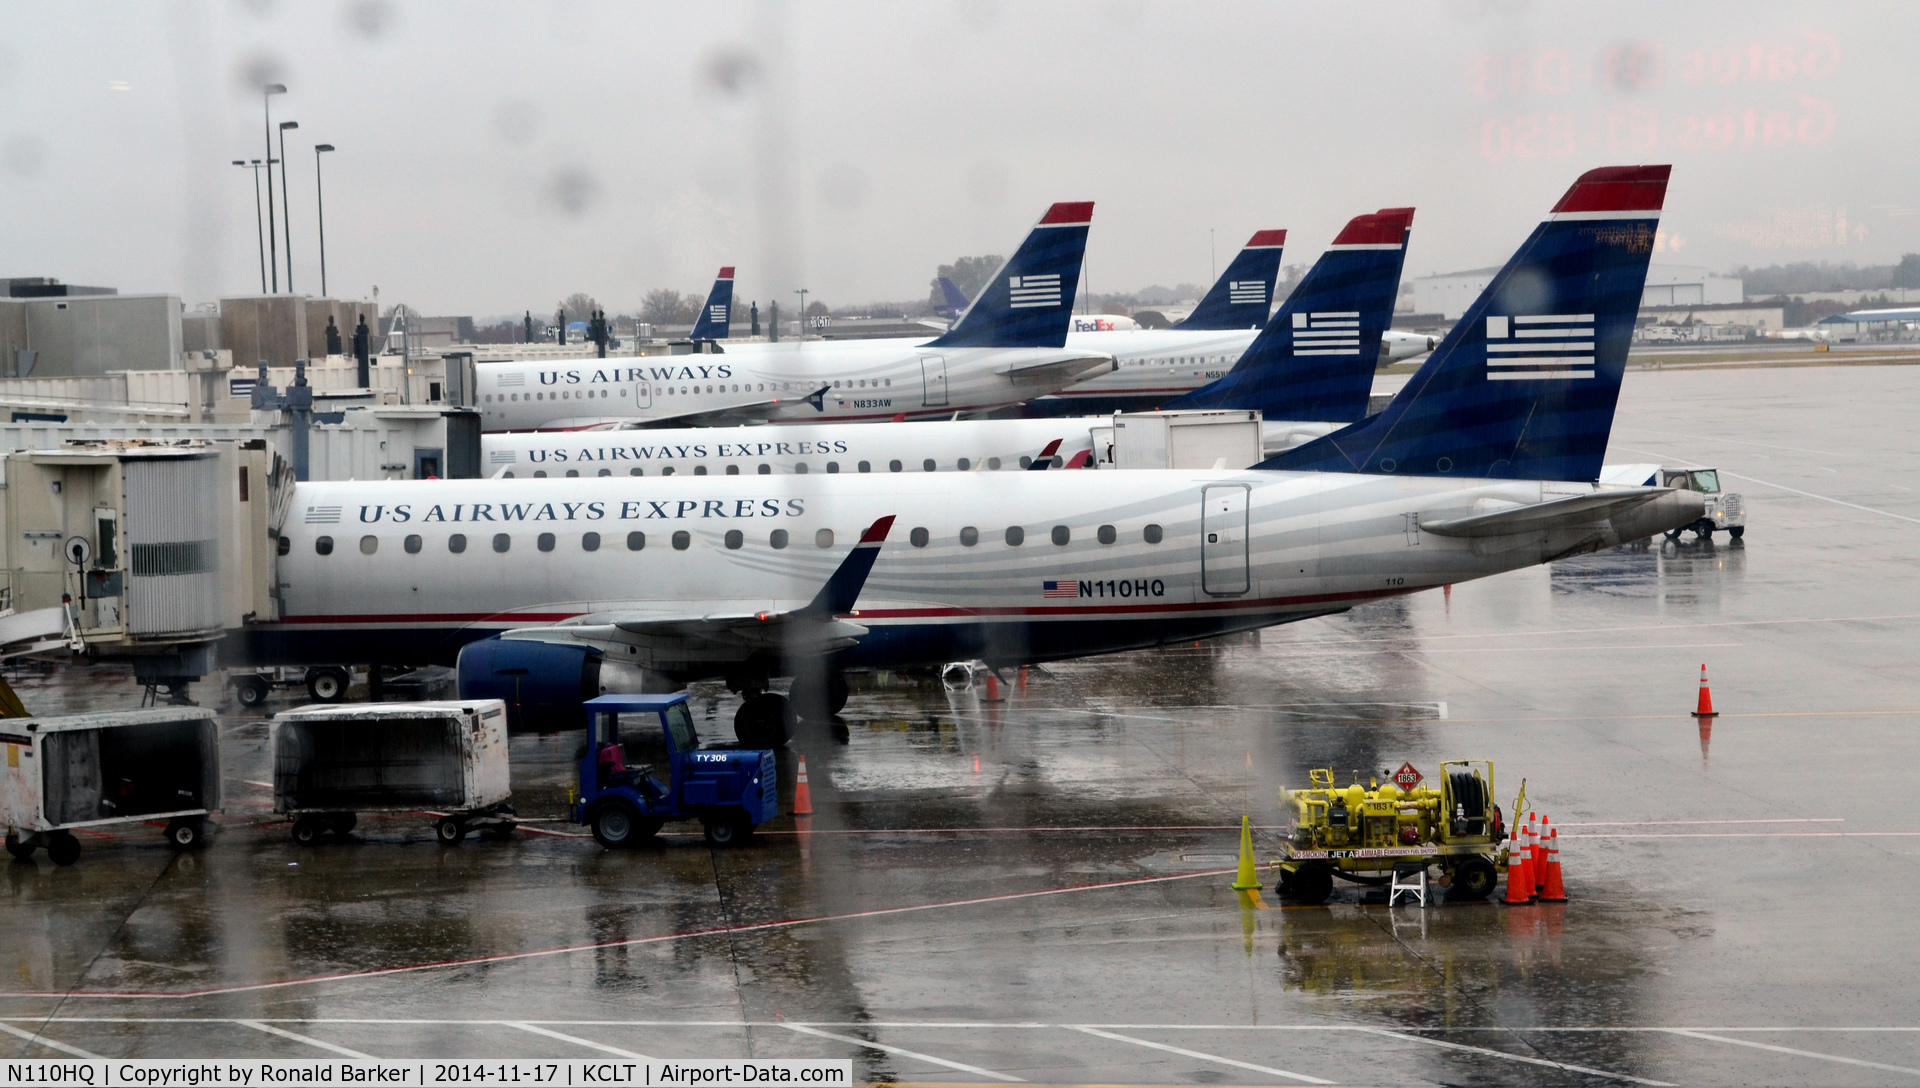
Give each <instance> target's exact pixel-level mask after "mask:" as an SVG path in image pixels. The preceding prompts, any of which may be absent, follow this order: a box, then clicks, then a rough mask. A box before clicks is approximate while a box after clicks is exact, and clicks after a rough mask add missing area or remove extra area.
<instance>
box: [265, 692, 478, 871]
mask: <svg viewBox="0 0 1920 1088" xmlns="http://www.w3.org/2000/svg"><path fill="white" fill-rule="evenodd" d="M269 747H270V749H271V750H272V752H273V810H274V811H275V812H277V813H280V814H281V815H285V816H291V817H292V818H293V841H294V842H297V843H300V844H301V845H309V844H311V843H313V842H315V841H317V840H318V839H319V838H320V836H321V835H323V834H325V833H326V832H329V831H331V832H333V833H334V834H335V835H345V834H346V833H347V832H349V831H351V830H353V827H354V825H355V824H356V823H357V822H358V820H359V814H360V813H363V812H385V813H408V812H420V811H422V810H426V811H430V812H434V813H438V814H440V815H439V818H438V819H437V820H436V821H435V823H434V825H433V830H434V837H435V838H437V839H439V841H440V842H441V843H442V844H443V845H447V846H452V845H454V844H455V843H458V842H460V841H461V840H463V839H465V838H466V837H467V832H469V831H472V830H475V829H487V830H490V831H493V832H495V833H496V834H500V835H506V834H510V833H512V831H513V827H514V824H515V823H516V820H515V818H514V813H513V806H512V805H511V804H509V803H508V801H509V799H510V798H511V797H512V790H511V788H510V785H509V781H508V765H507V708H506V706H505V704H503V703H501V702H500V701H499V700H498V699H470V700H460V701H453V702H430V703H372V704H362V705H356V706H327V707H307V708H303V709H300V710H289V711H287V712H285V713H283V714H278V715H275V716H274V719H273V729H272V733H271V740H270V742H269Z"/></svg>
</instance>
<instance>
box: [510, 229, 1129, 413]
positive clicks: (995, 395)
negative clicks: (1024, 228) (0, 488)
mask: <svg viewBox="0 0 1920 1088" xmlns="http://www.w3.org/2000/svg"><path fill="white" fill-rule="evenodd" d="M1092 218H1093V205H1092V204H1091V203H1069V204H1055V205H1054V206H1053V207H1052V208H1051V209H1049V210H1048V211H1047V213H1046V215H1044V216H1042V217H1041V219H1040V221H1039V222H1038V223H1037V224H1035V226H1034V228H1033V230H1032V232H1031V233H1029V234H1028V235H1027V239H1026V241H1025V242H1023V243H1022V244H1021V246H1020V248H1019V249H1018V250H1017V251H1015V253H1014V255H1013V257H1012V258H1011V259H1010V260H1008V261H1007V263H1006V264H1005V265H1004V266H1003V267H1002V268H1001V269H1000V271H999V272H997V273H996V274H995V275H994V277H993V279H992V280H990V281H989V282H988V286H987V289H986V290H985V291H983V292H982V293H981V296H980V297H979V298H978V299H976V300H975V301H974V303H973V305H972V306H970V307H968V309H967V312H966V313H965V314H964V315H962V316H961V318H960V320H959V321H958V322H956V323H955V324H954V327H953V328H952V329H951V330H949V331H948V332H947V333H946V334H945V335H944V336H940V337H937V338H935V339H932V340H928V341H925V342H919V341H902V340H874V341H848V342H822V341H817V340H816V341H801V342H797V343H784V344H756V345H752V346H753V347H755V348H756V349H758V350H754V351H750V352H748V351H737V350H735V349H734V348H732V347H728V348H725V349H720V347H719V345H718V344H714V345H711V346H712V347H714V348H715V349H716V350H714V351H712V352H703V353H700V354H697V355H667V356H646V357H639V358H629V359H580V360H559V361H539V362H532V361H530V362H510V363H484V364H481V365H480V366H479V367H478V368H476V369H477V371H478V377H477V379H476V381H475V385H476V386H477V392H478V394H479V404H478V406H479V408H480V412H481V429H482V430H487V431H517V430H552V429H560V430H570V429H580V428H586V427H599V426H611V425H628V426H633V425H639V426H661V425H672V426H689V425H703V424H721V423H736V424H737V423H749V422H768V421H771V422H775V423H781V422H790V421H798V420H805V421H808V422H827V421H833V422H852V421H856V420H880V419H901V418H909V419H910V418H920V419H926V418H930V417H937V416H946V415H952V414H953V413H954V412H955V411H956V410H962V411H967V410H986V409H991V408H995V407H1000V406H1003V405H1008V404H1018V403H1020V402H1022V401H1025V400H1028V399H1029V398H1032V397H1035V396H1038V395H1041V394H1043V393H1049V392H1052V391H1053V390H1055V389H1058V388H1060V387H1061V386H1064V385H1068V384H1070V383H1072V382H1075V381H1078V380H1080V379H1082V378H1085V377H1088V376H1090V375H1094V374H1104V373H1107V372H1108V371H1111V370H1112V369H1113V358H1112V356H1110V355H1107V354H1105V353H1102V352H1099V351H1090V350H1086V349H1083V348H1073V347H1064V346H1063V345H1064V344H1065V343H1066V339H1067V321H1068V318H1069V317H1070V316H1071V315H1072V313H1073V297H1074V291H1075V287H1076V285H1077V284H1078V282H1079V276H1080V258H1081V254H1082V253H1083V252H1084V251H1085V249H1086V244H1087V227H1088V224H1089V223H1090V222H1091V220H1092ZM716 293H718V289H717V288H716ZM728 295H729V297H730V296H731V286H730V285H729V287H728ZM709 312H710V311H709Z"/></svg>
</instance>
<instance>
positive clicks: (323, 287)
mask: <svg viewBox="0 0 1920 1088" xmlns="http://www.w3.org/2000/svg"><path fill="white" fill-rule="evenodd" d="M332 150H333V145H332V144H314V145H313V197H314V201H315V203H316V204H318V205H319V209H320V297H321V298H326V297H327V194H326V192H325V190H323V189H322V188H321V186H320V154H321V152H323V151H332Z"/></svg>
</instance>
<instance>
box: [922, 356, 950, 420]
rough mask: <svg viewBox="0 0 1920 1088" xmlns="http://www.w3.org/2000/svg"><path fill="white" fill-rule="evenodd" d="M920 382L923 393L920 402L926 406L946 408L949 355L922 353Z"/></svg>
mask: <svg viewBox="0 0 1920 1088" xmlns="http://www.w3.org/2000/svg"><path fill="white" fill-rule="evenodd" d="M920 382H921V388H922V395H921V398H920V404H921V406H922V407H925V408H945V407H946V406H947V357H946V356H944V355H922V356H921V357H920Z"/></svg>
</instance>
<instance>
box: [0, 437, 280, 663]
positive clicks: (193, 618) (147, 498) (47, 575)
mask: <svg viewBox="0 0 1920 1088" xmlns="http://www.w3.org/2000/svg"><path fill="white" fill-rule="evenodd" d="M292 484H293V474H292V471H291V469H290V468H289V467H288V466H287V464H286V462H285V461H284V460H283V459H282V458H280V457H279V455H277V454H276V453H274V452H273V450H272V449H270V448H269V447H268V445H267V443H266V441H265V440H262V439H252V440H246V441H240V442H200V441H183V442H74V443H67V444H65V445H62V446H61V447H59V448H57V449H47V450H26V451H20V452H16V453H11V454H7V455H5V456H4V457H0V571H3V572H4V579H3V581H0V635H4V637H5V638H6V643H5V645H4V646H0V654H4V655H6V656H17V655H19V654H23V653H39V654H46V653H49V652H54V653H59V652H62V650H61V647H62V646H64V647H65V652H69V653H72V654H75V655H85V656H87V657H89V658H92V659H96V660H99V659H111V658H131V659H132V661H133V666H134V674H135V676H136V677H138V678H139V679H141V680H142V681H144V682H146V683H148V684H156V685H164V686H169V687H172V686H176V685H178V684H181V683H184V682H185V681H187V680H190V679H195V678H198V677H200V676H204V675H206V674H207V673H209V672H211V671H213V669H214V667H215V662H214V653H213V648H214V644H215V643H216V642H218V641H219V640H220V638H221V637H222V636H223V635H224V634H225V632H227V631H229V630H232V629H235V628H238V627H240V626H242V625H243V624H244V623H246V622H248V621H249V620H254V619H269V618H275V617H277V616H278V615H279V601H278V598H277V597H276V595H275V594H276V593H277V590H276V587H275V585H274V578H273V573H272V571H273V566H272V565H273V562H274V555H273V550H274V547H275V545H276V544H277V539H276V538H277V535H278V526H279V524H280V522H281V520H282V519H283V518H284V517H285V515H286V509H285V507H286V505H287V504H288V503H289V502H290V501H291V500H292V493H293V488H292Z"/></svg>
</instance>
